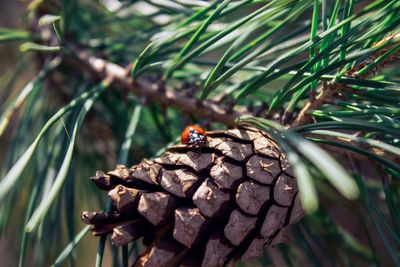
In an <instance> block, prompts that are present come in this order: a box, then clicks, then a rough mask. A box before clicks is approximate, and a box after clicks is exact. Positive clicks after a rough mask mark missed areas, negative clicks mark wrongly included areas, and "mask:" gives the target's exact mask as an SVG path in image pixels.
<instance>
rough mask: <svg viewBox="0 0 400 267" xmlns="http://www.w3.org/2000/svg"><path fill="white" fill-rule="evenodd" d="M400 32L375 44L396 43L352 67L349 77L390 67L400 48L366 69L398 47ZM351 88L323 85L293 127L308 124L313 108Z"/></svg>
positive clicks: (342, 85) (398, 54) (362, 75)
mask: <svg viewBox="0 0 400 267" xmlns="http://www.w3.org/2000/svg"><path fill="white" fill-rule="evenodd" d="M399 38H400V33H397V34H391V35H390V36H388V37H386V38H384V39H383V40H381V41H379V42H378V43H376V44H375V45H374V47H379V46H382V45H384V44H385V43H387V42H389V41H392V40H395V42H394V44H392V45H390V46H385V47H384V48H383V49H382V50H379V51H378V52H377V53H376V54H374V55H372V56H371V57H369V58H368V59H366V60H365V61H363V62H361V63H360V64H358V65H356V66H354V67H353V68H351V69H350V70H349V71H348V72H347V73H346V76H348V77H353V78H359V79H366V78H368V77H370V76H372V75H375V74H376V73H377V72H378V71H380V70H382V69H383V68H385V67H388V66H389V64H390V63H392V62H393V61H395V60H396V59H399V56H400V50H397V51H396V52H395V53H393V54H391V55H389V56H388V57H386V58H384V59H383V60H382V61H380V62H379V63H378V64H376V65H375V66H373V67H372V68H370V69H368V70H367V69H366V68H365V67H367V66H368V65H370V64H373V62H374V61H375V60H377V59H378V58H379V57H381V56H384V55H385V54H386V53H387V52H389V51H390V50H391V49H393V48H394V47H396V46H397V45H398V44H399V43H400V40H399ZM363 70H367V71H366V72H363ZM348 89H349V88H348V87H347V86H346V85H345V84H342V83H338V82H332V83H330V84H328V85H325V84H324V85H323V87H322V90H321V92H320V93H319V94H318V96H317V97H316V98H311V99H310V100H309V101H308V102H307V104H306V105H305V106H304V107H303V108H302V109H301V111H300V112H299V114H298V116H297V118H296V119H295V120H294V122H293V123H292V127H296V126H300V125H304V124H307V123H309V122H310V121H311V119H312V115H311V112H312V111H313V110H316V109H318V108H319V107H321V106H322V105H323V104H324V103H325V102H326V101H332V98H333V97H334V95H335V94H336V93H338V92H341V91H344V90H348Z"/></svg>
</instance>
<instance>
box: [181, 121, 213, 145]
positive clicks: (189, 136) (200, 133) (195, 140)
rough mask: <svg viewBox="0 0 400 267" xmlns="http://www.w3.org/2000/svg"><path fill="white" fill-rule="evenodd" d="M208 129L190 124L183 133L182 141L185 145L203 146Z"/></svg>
mask: <svg viewBox="0 0 400 267" xmlns="http://www.w3.org/2000/svg"><path fill="white" fill-rule="evenodd" d="M206 136H207V134H206V131H204V130H203V129H202V128H200V127H199V126H197V125H189V126H187V127H186V128H185V130H184V131H183V132H182V135H181V143H182V144H184V145H189V146H194V147H201V146H203V145H204V143H205V141H206Z"/></svg>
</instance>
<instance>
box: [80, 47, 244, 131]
mask: <svg viewBox="0 0 400 267" xmlns="http://www.w3.org/2000/svg"><path fill="white" fill-rule="evenodd" d="M75 53H76V55H78V57H77V60H76V61H75V62H72V64H74V65H75V66H77V67H79V68H81V69H82V68H83V71H90V72H92V73H93V74H94V75H95V76H96V77H98V78H100V79H102V78H103V77H113V78H114V83H115V84H117V85H118V86H120V87H121V88H124V89H127V90H130V91H132V92H133V93H135V94H136V95H138V96H142V97H145V98H146V99H148V100H150V101H154V102H157V103H158V104H160V105H166V106H169V107H175V108H177V109H179V110H181V111H183V112H187V113H189V114H191V115H195V116H198V117H202V118H207V119H210V120H212V121H215V122H220V123H223V124H225V125H226V126H234V125H235V120H236V118H238V117H240V116H243V115H246V114H248V113H247V112H246V111H235V110H229V111H228V107H225V106H224V105H222V104H217V103H216V102H214V101H210V100H198V99H196V98H193V97H188V96H186V95H184V94H183V93H180V92H177V91H176V90H172V89H167V88H165V86H164V85H163V84H162V83H161V82H153V81H150V80H149V79H148V78H147V77H141V78H138V79H136V80H135V81H134V80H133V79H132V78H131V77H129V71H128V70H127V69H126V68H123V67H121V66H119V65H117V64H114V63H112V62H109V61H107V60H104V59H101V58H97V57H94V56H90V55H88V54H87V53H86V52H84V51H80V50H78V49H76V51H75Z"/></svg>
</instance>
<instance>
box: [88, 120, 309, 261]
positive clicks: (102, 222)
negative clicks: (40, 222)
mask: <svg viewBox="0 0 400 267" xmlns="http://www.w3.org/2000/svg"><path fill="white" fill-rule="evenodd" d="M91 179H92V181H93V182H94V183H95V184H96V185H97V186H98V187H99V188H100V189H102V190H107V191H109V192H108V195H109V196H110V197H111V199H112V201H113V203H114V206H113V210H112V211H109V212H84V213H83V215H82V220H83V222H85V223H87V224H91V225H93V227H92V232H93V233H94V235H104V234H111V241H112V242H113V244H114V245H116V246H121V245H125V244H127V243H129V242H132V241H134V240H136V239H138V238H140V237H144V238H143V242H144V243H145V245H147V246H148V248H147V250H146V251H144V252H143V253H142V254H141V255H140V256H139V258H138V259H137V260H136V262H135V263H134V265H133V266H157V267H160V266H211V267H212V266H226V265H228V266H232V265H233V263H234V262H235V261H236V260H245V259H247V258H250V257H255V256H262V254H263V247H264V246H265V245H267V246H271V245H274V244H277V243H281V242H284V241H285V237H284V230H285V228H286V227H287V226H288V225H291V224H293V223H295V222H297V221H298V220H299V219H300V218H301V217H302V216H303V210H302V208H301V204H300V202H299V197H298V194H297V186H296V180H295V179H294V177H293V173H292V171H291V168H290V167H289V165H288V163H287V161H286V158H285V155H284V154H283V153H282V152H281V151H280V149H279V147H278V145H277V144H276V143H275V142H274V141H273V140H272V139H271V138H270V137H269V136H267V135H266V134H265V133H263V132H260V131H259V130H256V129H253V128H246V129H234V130H228V131H221V132H208V133H207V143H206V144H205V145H204V146H203V147H201V148H200V149H199V148H191V147H187V146H182V145H180V146H174V147H172V148H170V149H169V150H168V152H166V153H165V154H164V155H163V156H162V157H160V158H156V159H154V160H144V161H142V162H141V163H140V164H138V165H136V166H133V167H131V168H127V167H125V166H122V165H118V166H117V168H116V169H115V170H114V171H110V172H108V173H107V174H104V173H103V172H101V171H98V172H97V174H96V176H95V177H92V178H91Z"/></svg>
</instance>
